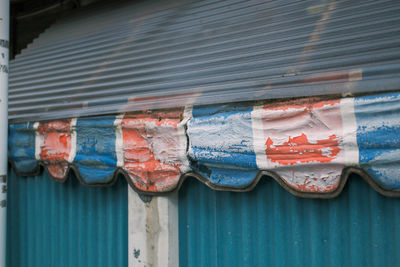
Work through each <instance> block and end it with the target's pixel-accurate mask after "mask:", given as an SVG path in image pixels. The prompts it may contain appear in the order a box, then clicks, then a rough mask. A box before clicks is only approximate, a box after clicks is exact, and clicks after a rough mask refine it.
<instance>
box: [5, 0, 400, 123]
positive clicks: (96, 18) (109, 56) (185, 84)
mask: <svg viewBox="0 0 400 267" xmlns="http://www.w3.org/2000/svg"><path fill="white" fill-rule="evenodd" d="M108 2H109V3H108V5H109V6H102V5H103V4H102V3H100V6H97V5H95V6H94V7H93V6H88V7H87V8H86V9H82V10H80V11H78V12H76V13H74V14H72V15H71V16H68V17H66V18H62V19H60V21H59V22H58V23H56V24H54V25H52V26H51V27H50V28H49V29H48V30H46V31H45V32H44V33H43V34H41V35H40V36H39V37H38V39H37V40H35V41H34V42H33V43H32V44H31V45H29V46H28V48H27V49H25V50H23V51H22V53H21V54H20V55H18V56H17V57H16V58H15V60H13V61H11V62H10V89H9V118H10V119H11V120H12V121H14V122H15V121H29V120H44V119H53V118H63V117H66V116H67V117H70V116H87V115H94V114H105V113H117V112H124V111H132V110H143V109H154V108H165V107H172V106H185V105H186V104H191V103H193V102H195V103H196V104H212V103H224V102H233V101H245V100H260V99H271V98H283V97H295V96H309V95H326V94H340V93H347V92H352V93H361V92H363V93H366V92H376V91H385V90H398V88H399V86H398V85H399V83H400V75H399V73H400V49H399V45H400V16H399V15H398V14H399V12H400V2H399V1H397V0H380V1H376V0H373V1H371V0H368V1H366V0H363V1H360V0H342V1H334V0H329V1H328V0H325V1H321V0H277V1H265V0H251V1H245V0H225V1H216V0H207V1H197V0H195V1H192V0H181V1H168V0H158V1H154V0H153V1H125V2H118V3H115V1H112V2H111V1H108ZM371 18H373V19H371ZM66 110H67V111H68V112H66Z"/></svg>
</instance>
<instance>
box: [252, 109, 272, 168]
mask: <svg viewBox="0 0 400 267" xmlns="http://www.w3.org/2000/svg"><path fill="white" fill-rule="evenodd" d="M263 110H264V109H263V106H254V108H253V111H252V112H251V120H252V126H253V127H252V129H253V146H254V153H255V154H256V162H257V167H258V168H259V169H260V170H266V169H268V167H270V166H268V162H267V156H266V154H265V149H266V148H267V147H266V145H265V141H266V140H265V137H264V126H263V122H262V119H261V116H262V113H263Z"/></svg>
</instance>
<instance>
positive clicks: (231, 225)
mask: <svg viewBox="0 0 400 267" xmlns="http://www.w3.org/2000/svg"><path fill="white" fill-rule="evenodd" d="M179 198H180V199H179V201H180V204H179V205H180V206H179V224H180V225H179V230H180V232H179V234H180V237H179V239H180V240H179V241H180V262H181V266H190V267H192V266H207V267H209V266H400V253H399V249H400V199H393V198H386V197H383V196H381V195H379V194H378V193H376V192H375V191H373V190H372V189H371V188H370V187H369V186H368V185H367V184H366V183H365V182H363V181H362V180H361V179H359V178H355V179H354V178H353V177H352V178H350V181H349V184H348V185H347V187H346V188H345V190H344V192H343V193H342V194H341V195H340V196H339V197H338V198H335V199H331V200H316V199H300V198H296V197H294V196H293V195H291V194H289V193H288V192H286V191H285V190H284V189H282V188H281V187H280V186H279V185H278V184H277V183H276V182H274V181H272V180H270V179H264V181H262V182H260V184H259V185H258V186H257V188H256V189H255V190H253V191H251V192H248V193H231V192H218V191H213V190H211V189H209V188H207V187H206V186H205V185H203V184H201V183H199V182H198V181H195V180H191V181H187V182H186V183H185V185H184V186H183V188H182V190H181V191H180V196H179Z"/></svg>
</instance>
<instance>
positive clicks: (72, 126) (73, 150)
mask: <svg viewBox="0 0 400 267" xmlns="http://www.w3.org/2000/svg"><path fill="white" fill-rule="evenodd" d="M77 120H78V119H77V118H73V119H71V124H70V128H69V129H70V133H71V151H70V152H69V156H68V162H69V163H72V162H73V161H74V159H75V155H76V122H77Z"/></svg>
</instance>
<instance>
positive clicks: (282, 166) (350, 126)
mask: <svg viewBox="0 0 400 267" xmlns="http://www.w3.org/2000/svg"><path fill="white" fill-rule="evenodd" d="M399 102H400V93H399V92H396V93H387V94H381V95H371V96H362V97H355V98H352V97H347V98H340V99H338V98H318V97H313V98H299V99H294V100H290V101H275V102H270V101H267V102H263V101H260V102H257V103H251V102H247V103H245V102H244V103H231V104H226V105H214V106H195V107H186V108H185V109H183V108H180V109H168V110H158V111H143V112H136V113H127V114H121V115H117V116H101V117H86V118H78V119H72V120H65V121H52V122H47V123H35V127H30V128H29V127H28V128H27V126H26V125H29V124H17V125H13V124H11V126H10V132H11V133H12V134H14V135H15V136H17V137H18V136H19V135H21V134H24V135H30V136H32V137H33V136H36V138H35V139H32V140H36V142H35V143H34V144H32V143H29V144H25V143H22V144H18V143H17V144H18V145H17V146H13V144H14V143H15V142H16V141H15V140H16V139H15V137H14V136H11V138H10V146H9V149H10V151H11V153H10V159H11V161H12V162H14V165H15V166H16V167H17V170H18V171H20V172H21V173H29V172H33V171H35V170H37V168H36V164H34V163H35V158H34V157H35V155H36V160H37V161H38V162H40V164H41V165H43V166H45V167H46V168H47V169H48V171H49V173H50V174H51V175H52V176H54V177H55V178H57V179H59V180H63V179H65V178H66V177H67V175H66V174H67V168H68V167H69V168H70V169H73V170H74V171H75V173H76V176H77V177H78V178H79V179H80V180H81V181H82V182H83V183H84V184H87V185H107V184H109V183H113V182H114V181H115V179H116V178H117V176H118V175H119V174H122V175H125V177H126V179H127V180H128V181H129V183H130V184H131V185H132V186H133V187H134V188H135V189H136V190H138V191H140V192H143V193H149V194H157V193H160V194H162V193H166V192H170V191H172V190H174V189H176V188H178V187H179V186H180V183H182V182H183V180H184V179H185V178H186V177H188V176H195V177H197V178H198V179H200V180H202V181H203V182H205V183H206V184H207V185H209V186H210V187H213V188H216V189H224V190H232V191H245V190H250V189H252V188H253V187H254V186H255V185H256V184H257V182H258V181H259V179H260V178H261V177H262V176H270V177H272V178H274V179H276V180H277V181H278V182H279V183H280V184H281V185H282V186H283V187H285V188H286V189H287V190H289V191H290V192H292V193H295V194H297V195H301V196H309V197H329V196H335V195H337V194H339V193H340V191H341V190H342V188H343V186H344V184H345V182H346V180H347V178H348V175H349V174H351V173H357V174H360V175H362V176H363V177H364V178H365V179H366V180H367V182H368V183H370V185H371V186H373V187H374V188H375V189H376V190H378V191H379V192H381V193H383V194H386V195H391V196H397V195H400V188H399V184H400V177H399V176H398V174H397V173H398V169H399V166H398V157H397V156H396V155H397V154H396V153H397V152H398V150H399V147H400V141H399V140H400V134H399V127H400V120H399V119H398V118H399V117H400V112H399V109H398V108H397V106H400V105H399ZM61 139H62V140H61ZM32 140H31V141H32ZM59 140H61V141H63V142H60V141H59ZM73 140H75V141H73ZM25 146H26V147H25ZM29 147H30V150H31V151H32V148H35V149H36V150H35V153H32V152H31V153H30V154H29V153H26V150H27V148H29ZM22 154H23V155H24V157H20V156H19V155H22ZM29 155H30V156H29ZM30 157H33V158H30ZM25 162H28V163H29V164H26V163H25ZM49 166H50V167H51V168H49Z"/></svg>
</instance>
